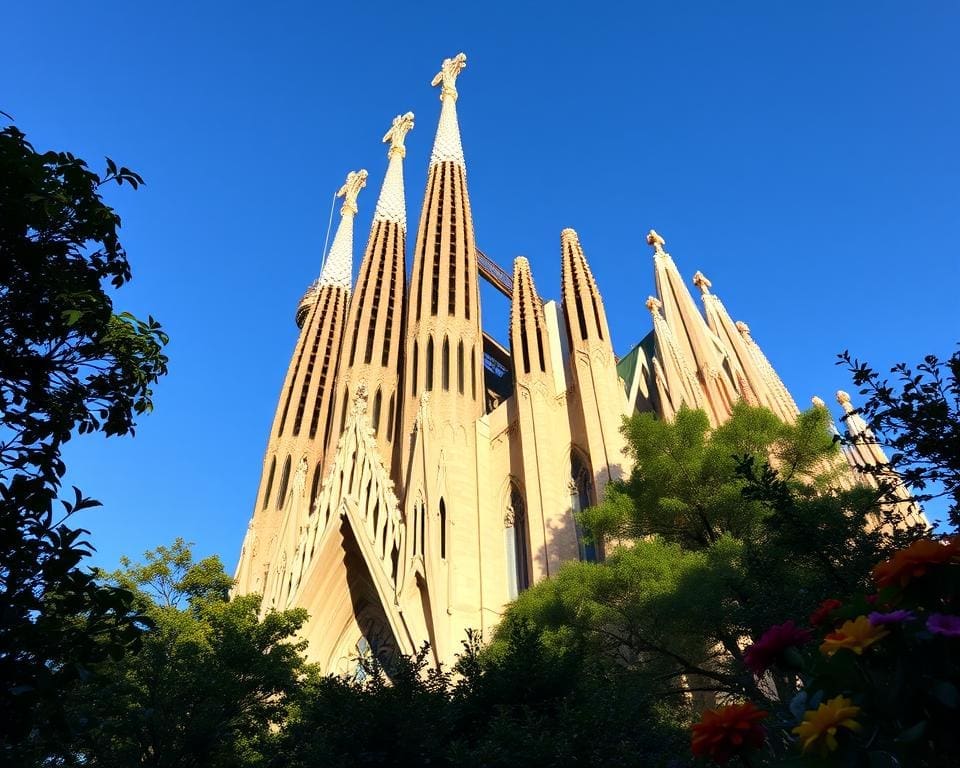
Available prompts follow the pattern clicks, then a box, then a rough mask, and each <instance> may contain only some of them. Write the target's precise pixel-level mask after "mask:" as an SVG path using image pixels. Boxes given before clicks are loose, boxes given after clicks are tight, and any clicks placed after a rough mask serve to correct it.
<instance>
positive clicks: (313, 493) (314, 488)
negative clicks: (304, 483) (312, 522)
mask: <svg viewBox="0 0 960 768" xmlns="http://www.w3.org/2000/svg"><path fill="white" fill-rule="evenodd" d="M322 469H323V464H322V462H319V461H318V462H317V468H316V469H315V470H313V483H312V484H311V485H310V498H309V500H308V501H309V504H310V506H309V510H310V514H311V515H312V514H313V511H314V510H313V505H314V503H315V502H316V500H317V493H318V492H319V491H320V478H321V475H320V472H321V470H322Z"/></svg>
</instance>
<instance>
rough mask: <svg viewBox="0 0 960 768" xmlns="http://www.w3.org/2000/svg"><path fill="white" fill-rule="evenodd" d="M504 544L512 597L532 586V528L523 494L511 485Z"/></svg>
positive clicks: (504, 522)
mask: <svg viewBox="0 0 960 768" xmlns="http://www.w3.org/2000/svg"><path fill="white" fill-rule="evenodd" d="M503 524H504V525H503V546H504V551H505V553H506V561H507V591H508V593H509V595H510V598H511V599H513V598H515V597H516V596H517V595H518V594H519V593H520V592H522V591H523V590H525V589H527V588H528V587H529V586H530V530H529V525H528V522H527V512H526V506H525V504H524V502H523V495H522V494H521V493H520V489H519V488H517V486H516V485H513V484H511V486H510V498H509V500H508V501H507V509H506V512H505V514H504V516H503Z"/></svg>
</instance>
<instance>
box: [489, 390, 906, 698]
mask: <svg viewBox="0 0 960 768" xmlns="http://www.w3.org/2000/svg"><path fill="white" fill-rule="evenodd" d="M828 420H829V416H828V414H827V413H826V411H825V410H823V409H816V408H815V409H812V410H811V411H808V412H806V413H803V414H800V416H799V417H798V419H797V421H796V423H794V424H784V423H782V422H780V421H779V420H777V419H776V417H774V415H773V414H772V413H770V412H769V411H767V410H765V409H761V408H753V407H750V406H748V405H746V404H743V403H740V404H738V405H737V406H736V407H735V408H734V412H733V415H732V417H731V418H730V420H729V421H728V422H726V423H725V424H723V425H721V426H719V427H717V428H716V429H714V430H712V431H711V430H710V429H709V423H708V421H707V417H706V415H705V414H703V413H702V412H699V411H691V410H685V409H683V410H681V411H680V413H678V415H677V417H676V419H675V421H673V422H666V421H662V420H659V419H657V418H656V417H654V416H653V415H652V414H637V415H634V416H633V417H632V418H630V419H629V420H627V422H626V424H625V427H624V430H625V434H626V436H627V438H628V444H629V447H630V450H631V452H632V455H633V459H634V462H635V466H634V469H633V471H632V473H631V475H630V477H629V478H627V479H626V480H625V481H621V482H617V483H613V484H611V486H610V487H609V488H608V491H607V494H606V497H605V499H604V501H603V502H602V503H601V504H600V505H598V506H597V507H594V508H592V509H589V510H587V511H586V512H585V513H584V514H583V515H582V523H583V524H584V526H585V527H586V528H587V529H588V530H589V531H591V532H592V534H593V535H602V536H603V537H604V539H605V540H607V541H613V542H617V541H618V542H619V543H620V544H621V545H622V546H620V547H619V548H617V549H615V550H614V551H613V552H612V553H611V554H610V556H609V557H608V558H607V559H606V561H605V562H603V563H598V564H593V563H571V564H567V565H565V566H564V567H563V568H562V569H561V570H560V572H559V574H558V576H557V577H556V578H554V579H551V580H548V581H545V582H542V583H541V584H538V585H536V586H535V587H533V588H532V589H530V590H527V591H526V592H524V593H522V594H521V595H520V597H519V598H518V600H517V601H516V603H515V604H514V605H513V606H511V607H510V608H509V610H508V611H507V613H506V616H505V618H504V620H503V621H502V623H501V625H500V628H499V629H498V632H497V636H496V638H495V640H494V645H496V644H497V643H498V642H500V638H501V637H502V636H503V633H509V632H510V631H511V629H512V627H513V626H515V625H516V624H517V623H530V624H532V625H533V626H535V627H536V628H537V631H538V633H539V635H540V637H541V638H542V640H543V642H544V643H545V644H546V645H547V646H548V647H551V648H555V649H560V648H568V647H582V648H585V649H587V651H588V656H589V657H590V658H592V659H594V660H595V663H597V664H600V665H606V667H607V668H608V669H611V670H623V671H624V673H625V674H630V675H632V676H634V677H635V678H636V679H637V680H638V684H640V685H643V686H645V687H646V688H647V690H648V691H650V692H651V693H652V694H655V695H660V696H664V697H671V696H672V697H673V700H674V701H677V702H679V701H682V700H684V699H685V697H686V696H687V695H688V694H689V693H693V694H694V695H695V697H696V698H697V699H698V701H699V704H700V706H704V705H708V704H710V703H711V702H713V701H715V700H716V699H717V697H718V696H719V697H720V698H723V697H729V696H741V697H742V696H750V697H752V698H753V699H754V700H757V701H763V700H764V699H767V698H771V697H773V698H776V697H777V696H781V697H783V696H787V695H788V694H789V693H790V689H791V682H790V681H789V680H788V679H786V678H783V679H778V680H773V681H771V683H772V685H773V686H774V687H773V688H761V687H760V686H758V684H757V681H756V680H755V678H754V676H753V675H752V674H751V671H750V669H749V666H748V664H747V662H746V660H745V658H744V653H743V647H744V644H745V643H744V640H745V639H747V638H751V637H758V636H759V635H760V634H761V633H762V632H764V631H765V630H766V629H767V628H768V627H769V626H770V625H771V624H774V623H777V622H780V621H784V620H786V619H789V618H790V617H792V616H797V615H800V616H805V615H807V614H808V613H809V612H810V611H811V610H813V609H814V608H815V607H816V605H817V604H818V603H819V602H820V601H821V600H822V599H823V596H824V595H830V594H834V593H837V594H847V593H849V592H851V591H854V590H856V589H863V588H865V587H866V586H867V585H868V583H869V571H870V567H871V566H872V564H873V563H874V562H876V561H877V560H878V559H882V556H883V555H884V553H886V552H888V551H890V550H891V549H892V548H894V547H896V546H898V545H899V544H901V543H902V540H909V538H910V537H915V536H916V535H918V533H917V532H916V531H901V530H899V529H897V530H896V531H893V532H891V531H888V530H887V529H886V528H885V527H884V526H881V525H877V524H876V523H877V517H876V516H877V514H878V512H879V510H880V493H879V492H878V491H877V490H876V489H872V488H869V487H858V488H854V489H852V490H846V491H844V490H841V489H839V488H838V487H836V486H837V483H836V480H837V473H838V472H840V471H846V470H844V469H843V468H842V466H841V462H842V459H841V458H840V456H839V452H838V450H837V447H836V446H835V445H834V444H833V440H832V437H831V435H830V433H829V431H828V428H827V427H828ZM771 466H772V467H776V470H774V469H771ZM761 476H762V477H763V478H765V482H766V485H765V486H763V487H764V489H765V491H769V492H770V493H765V492H760V491H758V490H756V488H755V486H757V485H758V483H759V477H761ZM761 485H762V484H761ZM774 490H776V491H777V493H779V494H780V495H779V496H777V495H776V493H773V491H774ZM785 499H789V503H785V501H784V500H785ZM611 674H613V672H611Z"/></svg>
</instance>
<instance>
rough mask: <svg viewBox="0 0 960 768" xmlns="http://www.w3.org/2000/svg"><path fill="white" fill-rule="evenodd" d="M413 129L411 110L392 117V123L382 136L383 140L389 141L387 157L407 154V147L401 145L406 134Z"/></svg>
mask: <svg viewBox="0 0 960 768" xmlns="http://www.w3.org/2000/svg"><path fill="white" fill-rule="evenodd" d="M411 130H413V112H407V114H405V115H397V116H396V117H395V118H393V125H391V126H390V130H389V131H387V133H386V135H385V136H384V137H383V142H384V143H387V142H388V141H389V142H390V149H388V150H387V157H393V156H394V155H396V156H398V157H406V156H407V148H406V147H405V146H403V140H404V138H406V136H407V134H408V133H409V132H410V131H411Z"/></svg>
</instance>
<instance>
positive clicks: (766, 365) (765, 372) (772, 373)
mask: <svg viewBox="0 0 960 768" xmlns="http://www.w3.org/2000/svg"><path fill="white" fill-rule="evenodd" d="M734 327H735V328H736V329H737V332H738V333H739V334H740V338H742V339H743V341H744V343H745V344H746V347H747V349H748V350H749V351H750V355H751V357H752V358H753V361H754V363H755V364H756V367H757V369H758V370H759V371H760V374H761V376H762V377H763V380H764V381H765V382H766V384H767V390H768V391H769V392H771V393H772V394H773V396H774V397H775V398H776V400H777V402H778V403H779V404H780V405H779V408H778V409H777V410H776V411H775V412H776V413H781V414H791V413H792V414H793V417H791V418H790V419H789V420H792V419H793V418H795V417H796V415H797V414H798V413H800V409H799V408H798V407H797V403H796V401H795V400H794V399H793V395H791V394H790V390H788V389H787V387H786V385H785V384H784V383H783V380H782V379H781V378H780V375H779V374H778V373H777V372H776V370H774V368H773V366H772V365H771V364H770V361H769V360H767V356H766V355H765V354H763V350H761V349H760V345H759V344H757V342H755V341H754V340H753V337H752V336H751V335H750V326H748V325H747V324H746V323H745V322H743V321H742V320H738V321H737V322H736V323H734ZM781 418H785V416H781Z"/></svg>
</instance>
